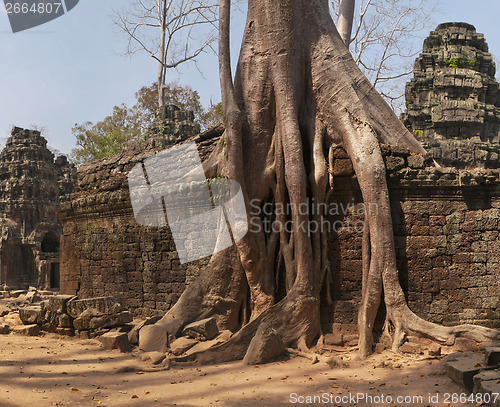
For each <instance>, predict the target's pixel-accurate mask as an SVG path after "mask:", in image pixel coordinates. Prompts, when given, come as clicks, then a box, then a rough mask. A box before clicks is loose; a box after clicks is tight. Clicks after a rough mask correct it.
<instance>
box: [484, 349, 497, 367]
mask: <svg viewBox="0 0 500 407" xmlns="http://www.w3.org/2000/svg"><path fill="white" fill-rule="evenodd" d="M486 361H487V363H488V365H489V366H499V365H500V345H499V346H491V347H489V348H486Z"/></svg>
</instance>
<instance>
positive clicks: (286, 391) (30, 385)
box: [0, 334, 474, 407]
mask: <svg viewBox="0 0 500 407" xmlns="http://www.w3.org/2000/svg"><path fill="white" fill-rule="evenodd" d="M338 355H343V356H342V358H343V359H340V356H335V358H336V361H337V366H335V367H333V368H332V367H331V366H330V365H332V363H330V365H329V364H327V363H326V362H325V360H326V358H322V359H321V360H320V362H319V363H316V364H312V363H311V361H310V360H308V359H306V358H302V357H292V358H291V359H289V360H286V361H282V362H275V363H270V364H267V365H261V366H259V367H255V366H245V365H243V364H242V363H241V362H233V363H226V364H220V365H217V366H184V367H179V366H173V367H172V368H171V369H170V370H168V371H161V372H132V373H117V370H119V369H120V367H123V366H125V365H127V366H129V365H132V364H136V365H137V363H142V364H143V365H144V366H145V369H146V368H148V367H149V368H150V367H151V365H149V364H148V365H146V364H144V362H138V361H137V359H135V358H134V354H123V353H119V352H118V351H106V350H103V349H102V348H101V346H100V344H99V342H97V341H95V340H80V339H75V338H68V337H60V336H57V335H53V334H45V335H44V336H40V337H24V336H21V335H14V334H10V335H0V406H2V407H13V406H32V407H44V406H54V405H56V406H140V407H143V406H210V405H214V406H238V407H244V406H266V407H267V406H289V405H299V406H320V405H330V406H344V407H345V406H433V407H434V406H440V407H444V406H459V405H460V406H462V405H471V406H472V405H474V403H469V404H463V403H460V404H455V403H450V404H449V405H447V404H446V403H445V401H447V400H445V393H461V389H460V388H459V387H458V386H457V385H455V384H454V383H453V382H451V381H450V380H449V379H448V378H447V377H446V376H443V375H442V374H441V373H440V367H439V363H438V361H437V360H422V359H423V356H420V357H418V358H420V360H416V359H417V357H413V355H412V357H408V356H405V357H402V356H401V355H395V354H392V353H391V352H388V351H385V352H384V353H383V354H377V355H375V356H373V357H371V358H370V359H368V360H366V361H363V362H361V361H359V360H358V361H357V360H353V359H356V356H355V353H347V354H338ZM334 364H335V363H333V365H334ZM365 394H367V395H369V396H371V397H374V398H373V399H372V400H367V399H366V396H362V395H365ZM429 394H430V395H431V396H433V397H434V398H436V396H437V395H438V394H439V399H438V400H429ZM349 395H351V399H349ZM314 396H316V397H317V399H316V400H314V399H312V397H314ZM341 396H343V397H344V398H343V399H340V398H339V397H341ZM358 396H359V397H364V398H360V399H353V398H352V397H358ZM376 396H378V397H379V398H375V397H376ZM382 396H383V397H384V398H383V399H382V398H381V397H382ZM398 396H403V397H408V398H407V399H406V400H402V399H399V400H398V399H397V397H398ZM412 396H422V399H420V398H417V399H413V400H412V399H411V397H412ZM300 397H303V398H300ZM307 397H309V399H308V398H307ZM319 397H321V399H318V398H319ZM389 397H391V398H392V400H390V399H389ZM335 398H337V399H335ZM435 401H437V402H435Z"/></svg>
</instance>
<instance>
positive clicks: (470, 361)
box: [443, 352, 486, 392]
mask: <svg viewBox="0 0 500 407" xmlns="http://www.w3.org/2000/svg"><path fill="white" fill-rule="evenodd" d="M443 363H444V371H445V373H446V375H447V376H448V377H449V378H450V379H451V380H453V381H454V382H455V383H458V384H459V385H461V386H462V387H463V388H464V389H466V390H467V391H468V392H472V389H473V388H474V376H475V375H477V374H478V373H479V372H480V370H481V369H482V368H484V367H485V366H486V362H485V358H484V355H482V354H479V353H474V352H463V353H454V354H452V355H448V356H447V357H446V359H444V360H443Z"/></svg>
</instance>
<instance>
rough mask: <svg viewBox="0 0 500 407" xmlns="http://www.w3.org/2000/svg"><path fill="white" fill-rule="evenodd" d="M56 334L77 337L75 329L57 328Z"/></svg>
mask: <svg viewBox="0 0 500 407" xmlns="http://www.w3.org/2000/svg"><path fill="white" fill-rule="evenodd" d="M56 332H57V333H58V334H59V335H63V336H75V330H74V329H73V328H57V329H56Z"/></svg>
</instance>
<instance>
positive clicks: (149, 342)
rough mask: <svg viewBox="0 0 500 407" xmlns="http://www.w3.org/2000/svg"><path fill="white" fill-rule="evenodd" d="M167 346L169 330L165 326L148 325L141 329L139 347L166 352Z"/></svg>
mask: <svg viewBox="0 0 500 407" xmlns="http://www.w3.org/2000/svg"><path fill="white" fill-rule="evenodd" d="M167 347H168V337H167V331H166V330H165V328H164V327H163V326H161V325H158V324H155V325H146V326H144V327H143V328H142V329H141V330H140V331H139V349H141V350H143V351H145V352H162V353H165V352H166V350H167Z"/></svg>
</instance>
